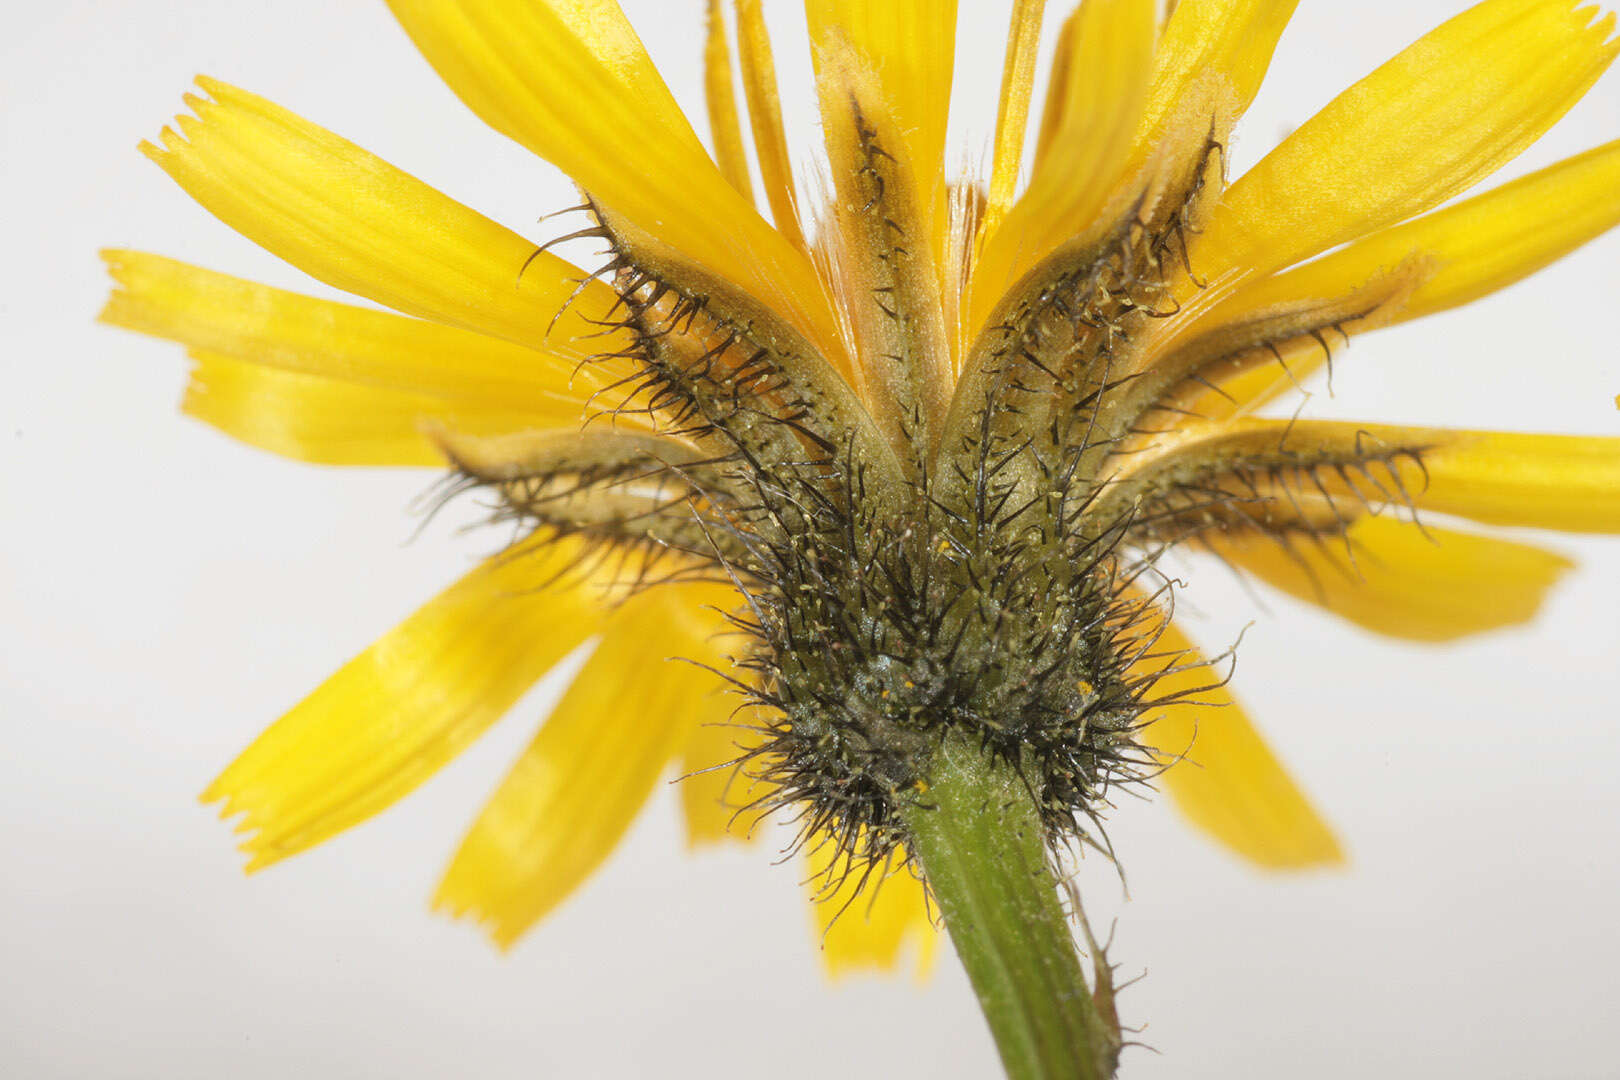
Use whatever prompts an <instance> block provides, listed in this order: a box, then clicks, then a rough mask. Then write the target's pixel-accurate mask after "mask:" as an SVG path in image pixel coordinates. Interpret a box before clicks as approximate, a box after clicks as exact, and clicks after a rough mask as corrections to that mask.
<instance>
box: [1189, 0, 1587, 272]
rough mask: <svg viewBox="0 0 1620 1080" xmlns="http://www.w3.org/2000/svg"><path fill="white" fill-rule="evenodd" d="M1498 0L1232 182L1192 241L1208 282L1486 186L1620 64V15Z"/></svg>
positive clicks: (1353, 91) (1388, 69) (1284, 261)
mask: <svg viewBox="0 0 1620 1080" xmlns="http://www.w3.org/2000/svg"><path fill="white" fill-rule="evenodd" d="M1594 14H1595V9H1594V8H1592V7H1591V6H1589V5H1580V6H1577V4H1576V3H1573V2H1572V0H1487V2H1486V3H1483V4H1479V5H1478V6H1476V7H1474V8H1472V9H1470V10H1469V11H1467V12H1465V13H1463V14H1462V15H1459V16H1457V17H1456V18H1454V19H1452V20H1451V21H1450V22H1447V23H1445V24H1444V25H1443V26H1441V27H1439V28H1438V29H1436V30H1434V31H1433V32H1431V33H1430V34H1428V35H1426V36H1425V37H1424V38H1422V39H1421V40H1420V41H1418V42H1417V43H1416V44H1414V45H1412V46H1411V47H1410V48H1408V49H1406V50H1405V51H1404V52H1402V53H1401V54H1400V55H1399V56H1397V57H1395V58H1394V59H1393V60H1391V61H1389V62H1388V63H1387V64H1385V65H1384V66H1383V67H1381V68H1379V69H1378V70H1377V71H1375V72H1373V73H1372V74H1371V75H1369V76H1367V78H1365V79H1363V80H1362V81H1361V82H1359V83H1357V84H1356V85H1355V86H1353V87H1351V88H1350V89H1349V90H1346V91H1345V92H1344V93H1343V94H1340V95H1339V96H1338V97H1337V98H1335V99H1334V100H1333V101H1332V102H1331V103H1330V104H1329V105H1328V106H1327V107H1326V108H1324V109H1323V110H1322V111H1321V112H1319V113H1318V114H1316V116H1314V117H1312V118H1311V119H1310V120H1309V121H1307V122H1306V123H1305V124H1304V125H1303V126H1302V127H1300V129H1299V130H1298V131H1296V132H1294V133H1293V134H1292V135H1290V136H1289V137H1288V138H1287V139H1285V140H1284V141H1283V143H1282V144H1281V145H1280V146H1278V147H1277V148H1276V149H1275V150H1273V151H1272V152H1271V153H1269V154H1267V155H1266V157H1265V158H1264V159H1263V160H1262V161H1261V162H1260V163H1259V164H1258V165H1256V166H1255V167H1254V168H1253V169H1251V170H1250V171H1249V172H1247V173H1245V174H1244V175H1243V176H1242V177H1240V178H1239V179H1238V180H1237V182H1235V183H1234V184H1233V185H1232V187H1231V188H1230V189H1229V190H1228V191H1227V193H1226V196H1225V198H1224V199H1223V200H1222V202H1221V205H1220V206H1219V207H1218V208H1217V209H1216V211H1215V213H1214V216H1213V217H1212V218H1211V220H1210V222H1209V226H1208V229H1207V231H1206V232H1205V233H1204V235H1203V236H1202V237H1200V238H1199V239H1198V241H1197V242H1196V243H1195V244H1194V245H1193V250H1192V253H1191V261H1192V265H1193V267H1194V268H1195V269H1196V270H1197V271H1198V273H1200V274H1201V275H1203V276H1205V277H1206V278H1219V277H1221V276H1223V275H1226V274H1229V273H1230V274H1233V275H1237V276H1243V275H1254V274H1259V273H1264V272H1267V271H1270V270H1276V269H1280V268H1282V267H1285V266H1287V265H1289V264H1290V263H1293V262H1297V261H1298V260H1301V259H1305V258H1308V257H1310V256H1311V255H1314V254H1317V253H1318V252H1321V251H1324V250H1326V249H1327V248H1330V247H1332V246H1334V245H1336V244H1340V243H1343V242H1344V241H1346V240H1351V239H1354V238H1355V237H1357V236H1359V235H1361V234H1363V233H1366V232H1370V231H1372V230H1374V229H1379V228H1383V227H1384V226H1386V225H1391V224H1394V223H1395V222H1398V221H1400V220H1402V219H1404V218H1407V217H1410V216H1411V215H1413V214H1417V213H1421V212H1423V211H1424V210H1427V209H1429V208H1430V207H1432V206H1434V205H1435V204H1437V203H1439V202H1441V201H1442V200H1444V199H1446V198H1448V197H1450V196H1452V195H1455V194H1456V193H1457V192H1459V191H1462V190H1463V189H1465V188H1467V187H1470V186H1472V185H1473V184H1475V183H1478V182H1479V181H1480V180H1483V179H1484V178H1485V177H1487V176H1489V175H1490V174H1491V173H1492V172H1494V171H1495V170H1496V169H1497V168H1499V167H1500V166H1501V165H1503V164H1504V163H1505V162H1507V161H1508V160H1510V159H1511V158H1513V157H1514V156H1515V155H1517V154H1518V153H1519V152H1520V151H1521V150H1523V149H1524V148H1525V147H1526V146H1528V145H1529V144H1530V143H1531V142H1533V141H1534V140H1535V139H1536V138H1537V137H1538V136H1540V135H1541V133H1542V132H1544V131H1546V130H1547V128H1548V127H1550V126H1551V125H1552V124H1553V122H1554V121H1555V120H1557V119H1558V118H1559V117H1561V116H1563V115H1564V113H1565V112H1566V111H1568V109H1569V108H1570V106H1571V105H1573V104H1574V103H1575V102H1576V101H1577V100H1578V99H1579V98H1580V97H1581V95H1582V94H1584V93H1585V92H1586V90H1587V88H1588V87H1590V86H1591V85H1592V83H1593V81H1594V80H1596V79H1597V77H1598V75H1600V74H1601V73H1602V72H1603V70H1604V69H1605V68H1607V67H1608V65H1609V63H1610V62H1611V61H1612V60H1613V59H1614V56H1615V52H1616V46H1615V44H1614V43H1613V42H1611V41H1610V40H1609V38H1610V35H1611V33H1612V32H1613V29H1614V16H1613V15H1612V14H1611V15H1607V16H1604V17H1603V18H1601V19H1597V20H1595V21H1594Z"/></svg>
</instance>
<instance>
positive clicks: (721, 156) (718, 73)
mask: <svg viewBox="0 0 1620 1080" xmlns="http://www.w3.org/2000/svg"><path fill="white" fill-rule="evenodd" d="M703 100H704V103H705V104H707V105H708V107H709V136H710V138H711V139H713V140H714V159H715V163H716V164H718V165H719V166H720V175H721V176H724V177H725V178H726V182H727V183H729V184H730V185H731V186H732V187H734V188H736V189H737V194H739V195H741V196H742V197H743V198H745V199H747V200H748V201H749V202H750V203H752V202H753V201H754V183H753V181H752V180H751V179H750V178H749V176H748V152H747V150H746V148H745V147H744V144H743V137H742V121H741V120H740V119H739V118H738V115H737V92H736V90H735V89H734V88H733V87H732V84H731V46H730V45H729V44H727V42H726V16H725V13H724V12H723V11H722V10H721V8H720V0H709V34H708V40H707V41H706V42H705V44H704V46H703Z"/></svg>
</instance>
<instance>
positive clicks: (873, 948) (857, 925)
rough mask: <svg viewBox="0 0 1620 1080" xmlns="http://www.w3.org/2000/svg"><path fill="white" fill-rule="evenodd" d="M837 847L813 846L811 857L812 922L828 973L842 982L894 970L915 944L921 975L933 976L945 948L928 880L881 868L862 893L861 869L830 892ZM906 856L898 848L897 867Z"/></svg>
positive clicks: (827, 845) (916, 958) (918, 970)
mask: <svg viewBox="0 0 1620 1080" xmlns="http://www.w3.org/2000/svg"><path fill="white" fill-rule="evenodd" d="M812 844H814V841H812ZM832 849H833V845H831V844H823V845H822V846H820V847H819V848H818V847H814V846H812V848H811V849H810V851H809V853H808V855H807V857H806V864H807V867H808V869H809V872H810V874H811V875H812V876H811V879H810V882H809V888H810V895H811V901H810V916H811V922H812V924H813V926H814V928H815V933H816V936H817V938H818V939H819V940H820V942H821V961H822V964H823V966H824V967H825V969H826V971H827V974H828V975H830V976H832V977H833V978H842V977H844V976H846V975H852V974H855V973H856V972H859V971H870V970H874V969H875V970H880V971H887V970H890V969H892V968H894V967H895V966H896V965H898V964H899V963H900V957H901V953H902V950H903V949H904V948H905V947H906V945H907V943H908V942H910V943H912V948H913V949H914V953H913V956H914V959H915V963H916V973H917V977H918V978H919V979H923V978H927V976H928V974H929V972H930V971H931V970H932V969H933V964H934V954H935V952H936V950H937V949H938V946H939V931H938V929H937V928H936V927H935V925H934V922H933V920H932V919H931V918H930V917H929V910H928V901H927V899H926V898H925V896H924V891H923V885H922V882H920V881H919V880H918V879H917V878H916V877H915V876H914V875H913V874H912V873H911V871H909V870H906V869H894V870H891V871H889V872H888V873H887V874H885V873H884V870H883V867H881V866H880V867H878V868H877V869H876V870H875V871H873V874H872V880H869V881H867V882H866V886H865V888H864V889H863V890H862V891H861V892H859V893H858V894H857V892H856V889H857V887H858V885H859V879H860V876H861V871H860V870H856V871H855V872H854V874H853V875H851V876H850V877H848V878H844V879H842V880H841V881H840V882H839V883H838V887H837V888H836V889H834V890H832V891H831V892H830V893H829V892H826V891H825V890H824V888H823V886H824V885H825V879H824V878H823V877H822V875H823V874H825V873H826V872H827V871H828V869H829V865H830V862H831V860H832ZM904 857H905V851H904V849H899V850H897V851H896V852H895V857H894V859H893V862H892V864H891V865H893V866H895V867H899V865H900V862H901V861H902V860H903V859H904ZM840 869H841V864H840V866H839V867H833V868H832V871H833V873H834V874H835V875H836V874H837V873H839V871H840ZM880 877H881V878H882V880H881V881H879V880H878V878H880ZM846 905H847V906H846Z"/></svg>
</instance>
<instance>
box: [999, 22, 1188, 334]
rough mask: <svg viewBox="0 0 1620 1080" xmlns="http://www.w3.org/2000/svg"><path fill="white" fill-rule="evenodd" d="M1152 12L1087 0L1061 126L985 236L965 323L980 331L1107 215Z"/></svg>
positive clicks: (1131, 135)
mask: <svg viewBox="0 0 1620 1080" xmlns="http://www.w3.org/2000/svg"><path fill="white" fill-rule="evenodd" d="M1157 12H1158V9H1157V5H1156V4H1155V2H1154V0H1087V2H1086V3H1085V4H1084V5H1083V6H1082V7H1081V8H1080V11H1079V14H1078V16H1077V17H1076V18H1075V19H1074V20H1073V21H1072V22H1071V23H1070V25H1069V26H1068V27H1067V28H1066V30H1065V36H1067V37H1069V38H1071V39H1072V42H1071V44H1070V48H1069V51H1070V53H1071V57H1072V58H1071V60H1070V61H1069V64H1068V72H1067V78H1066V80H1065V84H1064V86H1063V88H1062V90H1061V93H1062V99H1061V109H1062V120H1061V122H1060V124H1059V126H1058V128H1057V130H1056V131H1054V132H1053V133H1052V137H1051V141H1050V143H1049V144H1048V145H1047V146H1046V151H1045V153H1044V155H1043V156H1042V157H1041V158H1040V159H1039V160H1038V161H1037V162H1036V165H1035V171H1034V173H1033V174H1032V175H1031V176H1030V179H1029V187H1028V188H1027V189H1025V191H1024V193H1023V195H1022V196H1020V197H1019V199H1018V201H1017V202H1016V203H1014V204H1013V207H1012V209H1011V210H1009V211H1008V212H1007V216H1006V219H1005V220H1004V221H1003V222H1002V223H1001V226H1000V227H999V228H998V229H997V230H996V231H995V232H994V233H992V234H988V235H987V236H986V238H985V244H984V250H983V252H982V254H981V255H980V258H979V261H978V263H977V265H976V266H975V268H974V273H973V286H972V288H973V296H972V303H971V319H970V323H969V325H970V326H972V327H975V328H976V327H979V326H982V325H983V323H984V320H985V319H987V318H988V317H989V316H990V313H991V311H992V309H993V306H994V304H995V302H996V301H997V300H999V299H1000V298H1001V296H1002V294H1003V293H1004V292H1005V291H1006V290H1007V289H1008V288H1009V287H1011V286H1012V285H1013V284H1014V283H1015V282H1017V281H1018V280H1019V278H1021V277H1022V276H1023V275H1024V274H1025V273H1026V272H1028V271H1029V270H1030V269H1032V268H1033V267H1035V266H1036V265H1037V264H1039V263H1040V262H1041V260H1042V259H1044V258H1046V257H1047V256H1048V255H1049V254H1051V253H1052V251H1053V250H1055V249H1056V248H1058V247H1060V246H1062V245H1064V244H1066V243H1069V242H1072V241H1075V240H1079V239H1083V238H1084V237H1086V236H1087V235H1088V234H1089V233H1090V232H1091V231H1092V230H1093V229H1094V227H1095V226H1096V224H1097V223H1098V221H1099V220H1101V218H1102V217H1103V215H1102V214H1101V211H1102V208H1103V206H1104V204H1105V203H1106V202H1107V201H1108V200H1109V197H1110V196H1112V195H1114V194H1116V192H1117V190H1118V188H1119V185H1120V182H1121V180H1122V178H1123V177H1122V174H1123V172H1124V171H1125V167H1126V164H1127V161H1128V158H1129V154H1130V150H1131V147H1132V144H1133V142H1134V141H1135V136H1136V130H1137V126H1138V123H1139V121H1140V118H1141V114H1142V106H1143V104H1144V102H1145V101H1146V99H1147V90H1148V79H1149V77H1150V76H1151V75H1152V57H1153V39H1154V33H1155V24H1156V20H1157ZM1054 92H1056V91H1054Z"/></svg>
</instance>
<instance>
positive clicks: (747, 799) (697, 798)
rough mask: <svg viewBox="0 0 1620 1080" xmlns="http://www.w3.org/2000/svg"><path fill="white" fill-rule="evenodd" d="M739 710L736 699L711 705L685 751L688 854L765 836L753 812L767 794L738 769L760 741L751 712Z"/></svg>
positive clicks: (683, 783)
mask: <svg viewBox="0 0 1620 1080" xmlns="http://www.w3.org/2000/svg"><path fill="white" fill-rule="evenodd" d="M738 705H739V701H738V699H737V697H736V696H735V695H727V696H724V697H720V698H715V699H712V700H710V701H709V702H708V708H707V709H706V711H705V712H704V713H703V715H702V716H701V717H700V718H699V719H698V722H697V724H696V726H695V727H694V729H693V731H692V734H691V735H690V736H689V737H688V738H687V740H686V745H685V746H683V747H682V748H681V764H680V768H681V778H680V782H679V784H678V785H677V787H678V789H679V791H680V795H681V808H682V810H683V811H684V816H685V820H686V846H687V848H688V849H693V848H698V847H704V846H707V845H710V844H717V843H720V842H721V841H725V840H733V841H737V842H739V843H753V842H754V841H755V840H758V839H759V837H760V836H761V835H763V833H762V831H761V830H760V829H758V828H757V826H758V824H759V821H760V817H759V815H758V814H756V813H753V812H750V811H749V810H748V809H747V807H749V806H750V805H751V804H752V803H754V802H755V801H756V800H757V799H759V798H760V796H762V795H763V794H765V788H764V787H763V785H761V784H760V783H759V782H758V781H756V780H753V779H752V778H750V777H749V776H748V774H747V773H746V772H744V771H743V769H739V768H737V767H736V766H735V764H734V763H735V762H737V761H738V759H739V758H741V756H742V755H743V753H744V751H745V749H747V748H749V747H751V746H753V745H754V743H755V739H756V738H757V736H756V735H755V732H754V731H753V730H752V726H753V724H754V723H755V722H754V721H753V720H751V719H750V713H749V711H748V710H747V709H742V710H739V709H738ZM744 768H746V766H744Z"/></svg>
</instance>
